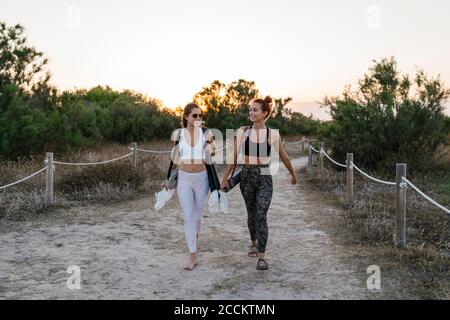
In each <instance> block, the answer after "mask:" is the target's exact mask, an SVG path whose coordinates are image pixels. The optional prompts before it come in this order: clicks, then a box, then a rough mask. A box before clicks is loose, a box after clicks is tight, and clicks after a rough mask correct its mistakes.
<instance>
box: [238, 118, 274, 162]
mask: <svg viewBox="0 0 450 320" xmlns="http://www.w3.org/2000/svg"><path fill="white" fill-rule="evenodd" d="M251 128H253V126H252V127H250V130H251ZM266 129H267V135H266V141H265V142H260V143H255V142H253V141H251V140H250V133H249V134H248V136H247V138H246V139H245V143H244V154H245V155H246V156H250V151H251V152H252V154H251V156H255V154H254V153H255V150H256V156H257V157H259V156H260V152H259V151H260V150H261V154H262V155H261V157H270V149H271V146H270V144H269V128H266ZM255 145H256V147H255Z"/></svg>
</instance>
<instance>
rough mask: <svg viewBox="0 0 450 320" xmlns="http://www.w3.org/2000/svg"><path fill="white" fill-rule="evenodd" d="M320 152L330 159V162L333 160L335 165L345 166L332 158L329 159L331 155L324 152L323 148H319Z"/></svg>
mask: <svg viewBox="0 0 450 320" xmlns="http://www.w3.org/2000/svg"><path fill="white" fill-rule="evenodd" d="M321 151H322V153H323V154H324V155H325V156H326V157H327V158H328V159H330V161H331V162H333V163H334V164H335V165H337V166H340V167H343V168H347V165H345V164H342V163H339V162H337V161H334V160H333V159H331V157H330V156H329V155H328V154H327V153H326V152H325V150H323V149H321Z"/></svg>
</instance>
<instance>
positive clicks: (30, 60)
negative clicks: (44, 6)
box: [0, 22, 50, 91]
mask: <svg viewBox="0 0 450 320" xmlns="http://www.w3.org/2000/svg"><path fill="white" fill-rule="evenodd" d="M24 32H25V29H24V27H22V26H21V25H15V26H12V27H7V26H6V24H5V23H4V22H0V87H4V86H8V85H13V86H16V87H18V88H20V89H21V90H27V91H30V90H32V89H33V87H34V86H39V85H42V84H44V83H47V82H48V81H49V79H50V73H49V72H47V71H45V65H46V64H47V62H48V59H47V58H45V57H44V54H43V53H42V52H40V51H37V50H36V49H35V48H34V47H30V46H28V45H27V43H26V42H27V38H26V36H25V35H24Z"/></svg>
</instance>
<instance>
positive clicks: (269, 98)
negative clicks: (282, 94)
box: [264, 96, 272, 103]
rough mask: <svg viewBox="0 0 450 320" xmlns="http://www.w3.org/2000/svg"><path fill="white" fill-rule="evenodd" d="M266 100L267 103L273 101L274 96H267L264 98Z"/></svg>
mask: <svg viewBox="0 0 450 320" xmlns="http://www.w3.org/2000/svg"><path fill="white" fill-rule="evenodd" d="M264 101H265V102H267V103H272V98H271V97H270V96H266V97H265V98H264Z"/></svg>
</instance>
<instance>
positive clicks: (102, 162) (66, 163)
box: [53, 152, 133, 166]
mask: <svg viewBox="0 0 450 320" xmlns="http://www.w3.org/2000/svg"><path fill="white" fill-rule="evenodd" d="M132 154H133V152H130V153H127V154H126V155H124V156H121V157H119V158H115V159H111V160H105V161H99V162H75V163H72V162H61V161H53V163H54V164H59V165H63V166H95V165H99V164H107V163H111V162H114V161H118V160H121V159H124V158H127V157H129V156H131V155H132Z"/></svg>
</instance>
